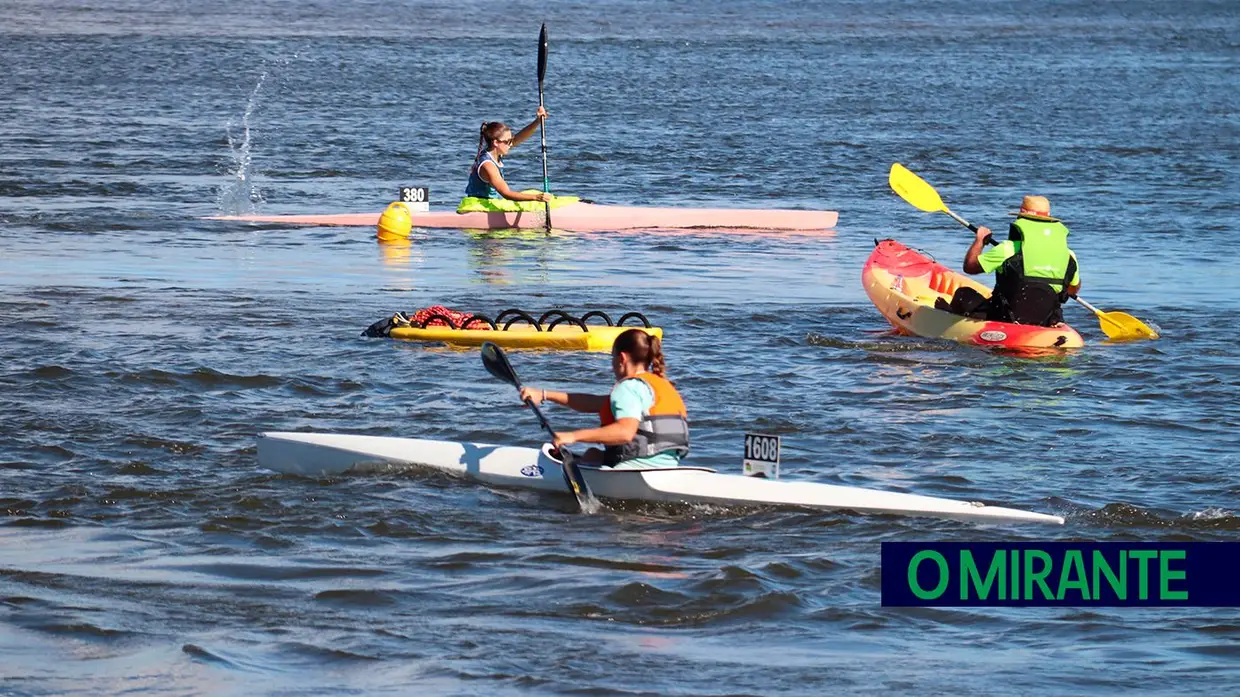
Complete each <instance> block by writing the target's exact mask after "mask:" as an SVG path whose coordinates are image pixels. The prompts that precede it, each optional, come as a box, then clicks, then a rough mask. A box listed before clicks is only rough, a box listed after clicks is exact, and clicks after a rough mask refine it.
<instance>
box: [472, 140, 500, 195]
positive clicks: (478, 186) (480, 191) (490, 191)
mask: <svg viewBox="0 0 1240 697" xmlns="http://www.w3.org/2000/svg"><path fill="white" fill-rule="evenodd" d="M484 162H492V163H494V164H495V166H496V167H499V168H500V169H503V167H504V163H502V162H500V161H499V160H497V159H495V158H494V157H491V153H489V152H487V151H485V150H484V151H483V152H482V154H481V155H479V156H478V159H477V160H474V167H473V169H471V170H469V183H468V184H466V185H465V195H466V196H474V197H476V198H503V197H502V196H500V195H499V192H498V191H496V190H495V187H493V186H491V185H490V184H488V183H487V181H486V180H485V179H483V178H482V176H481V175H479V174H478V170H480V169H482V163H484Z"/></svg>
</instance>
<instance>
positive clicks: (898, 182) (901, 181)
mask: <svg viewBox="0 0 1240 697" xmlns="http://www.w3.org/2000/svg"><path fill="white" fill-rule="evenodd" d="M887 181H888V183H889V184H891V189H892V191H895V192H896V193H897V194H899V195H900V198H902V199H904V200H905V201H908V202H909V203H910V204H912V205H913V207H914V208H917V209H918V210H923V211H926V212H928V213H939V212H942V213H946V214H948V215H950V216H951V217H952V219H953V220H955V221H956V222H958V223H960V224H961V225H963V226H965V227H967V228H969V229H970V230H972V231H973V232H977V226H976V225H973V224H972V223H970V222H969V221H967V220H965V219H964V218H961V217H960V216H958V215H956V214H955V213H953V212H952V211H951V209H950V208H948V207H947V204H945V203H943V199H942V198H941V197H940V196H939V192H938V191H935V189H934V187H933V186H930V184H928V183H926V180H924V179H922V178H921V177H919V176H917V175H916V174H913V173H912V172H910V171H909V170H908V169H907V168H905V167H904V165H902V164H899V163H896V164H893V165H891V174H890V175H888V178H887ZM986 244H997V243H996V242H995V240H994V238H993V237H991V236H988V237H987V238H986ZM1072 299H1073V300H1075V301H1077V302H1079V303H1080V304H1082V305H1084V306H1085V307H1086V308H1088V309H1089V310H1091V311H1093V313H1094V314H1095V315H1097V316H1098V325H1099V326H1100V327H1101V329H1102V331H1103V333H1104V334H1106V335H1107V337H1108V338H1110V339H1112V340H1115V341H1127V340H1130V339H1157V338H1158V332H1156V331H1154V330H1153V329H1151V328H1150V327H1149V326H1147V325H1146V324H1145V323H1144V322H1142V321H1141V320H1139V319H1137V318H1136V317H1133V316H1132V315H1130V314H1127V313H1125V312H1103V311H1102V310H1099V309H1098V308H1096V307H1094V306H1093V305H1090V304H1089V303H1087V302H1085V301H1084V300H1081V299H1080V298H1078V297H1076V296H1075V295H1073V296H1072Z"/></svg>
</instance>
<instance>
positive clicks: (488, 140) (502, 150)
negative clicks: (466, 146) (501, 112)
mask: <svg viewBox="0 0 1240 697" xmlns="http://www.w3.org/2000/svg"><path fill="white" fill-rule="evenodd" d="M545 118H547V110H546V109H543V108H542V107H538V112H537V114H536V115H535V116H534V120H533V121H531V122H530V125H528V126H526V127H525V128H522V129H521V130H520V131H518V132H517V133H516V134H515V135H514V134H513V132H512V129H510V128H508V126H507V125H506V124H504V122H502V121H484V122H483V123H482V128H481V129H480V130H479V133H478V154H477V155H475V156H474V164H473V166H472V167H470V168H469V183H468V184H466V185H465V198H463V199H461V205H460V206H458V207H457V209H456V212H457V213H474V212H480V211H481V212H496V211H525V210H529V211H537V210H541V209H542V208H543V206H544V202H551V201H557V197H555V196H553V195H551V194H548V193H544V192H541V191H535V190H528V191H513V190H512V187H510V186H508V182H506V181H504V173H503V168H504V157H506V156H507V155H508V153H509V152H512V149H513V148H515V147H517V146H518V145H520V144H521V143H524V142H525V141H526V139H528V138H529V137H530V136H532V135H534V131H535V129H537V128H538V124H539V123H541V122H542V120H543V119H545ZM563 199H564V197H559V200H558V201H557V202H559V203H561V205H562V203H563V202H564V201H563ZM574 200H576V199H574ZM531 203H533V204H536V205H530V204H531ZM522 204H524V205H522Z"/></svg>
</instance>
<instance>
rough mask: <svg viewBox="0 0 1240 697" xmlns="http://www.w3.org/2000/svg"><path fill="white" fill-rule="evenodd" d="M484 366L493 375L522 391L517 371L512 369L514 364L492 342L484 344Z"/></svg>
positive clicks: (502, 350)
mask: <svg viewBox="0 0 1240 697" xmlns="http://www.w3.org/2000/svg"><path fill="white" fill-rule="evenodd" d="M482 365H483V366H484V367H485V368H486V369H487V372H488V373H490V374H491V375H494V376H495V377H497V378H499V379H500V380H503V381H504V382H506V383H508V384H509V385H512V386H513V387H516V388H517V389H518V390H519V389H521V380H520V378H518V377H517V371H515V370H513V369H512V364H511V363H509V362H508V356H505V355H504V349H502V348H500V347H499V346H496V345H495V344H493V343H491V342H490V341H485V342H483V343H482Z"/></svg>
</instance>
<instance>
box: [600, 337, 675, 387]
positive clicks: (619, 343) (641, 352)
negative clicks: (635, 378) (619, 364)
mask: <svg viewBox="0 0 1240 697" xmlns="http://www.w3.org/2000/svg"><path fill="white" fill-rule="evenodd" d="M611 352H612V355H615V354H617V353H621V352H624V353H627V354H629V360H631V361H633V362H634V363H637V364H638V365H644V366H646V370H649V371H650V372H652V373H654V374H655V375H658V376H659V377H661V378H666V377H667V367H666V363H665V362H664V360H663V342H662V341H661V340H660V339H659V337H657V336H655V335H653V334H650V333H648V332H646V331H643V330H641V329H629V330H628V331H625V332H623V333H621V334H620V336H618V337H616V341H615V343H614V344H612V346H611Z"/></svg>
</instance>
